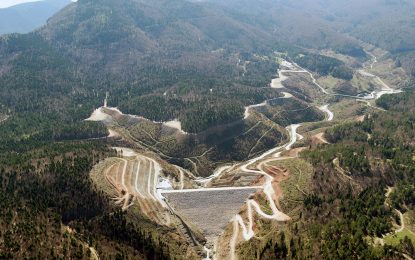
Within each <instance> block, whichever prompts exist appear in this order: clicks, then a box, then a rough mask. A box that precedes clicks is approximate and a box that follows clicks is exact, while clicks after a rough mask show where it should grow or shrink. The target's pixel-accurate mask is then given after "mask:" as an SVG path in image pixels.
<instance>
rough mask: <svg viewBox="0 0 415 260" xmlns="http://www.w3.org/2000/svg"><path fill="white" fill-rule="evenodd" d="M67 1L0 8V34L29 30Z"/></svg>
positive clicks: (48, 0) (37, 26)
mask: <svg viewBox="0 0 415 260" xmlns="http://www.w3.org/2000/svg"><path fill="white" fill-rule="evenodd" d="M69 3H71V1H70V0H47V1H40V2H33V3H24V4H19V5H15V6H11V7H8V8H3V9H0V35H1V34H6V33H28V32H31V31H33V30H34V29H37V28H39V27H41V26H42V25H44V24H46V21H47V19H49V18H50V17H52V16H53V15H54V14H55V13H57V12H58V11H59V10H60V9H62V8H63V7H65V6H66V5H68V4H69Z"/></svg>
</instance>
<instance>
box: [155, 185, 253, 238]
mask: <svg viewBox="0 0 415 260" xmlns="http://www.w3.org/2000/svg"><path fill="white" fill-rule="evenodd" d="M259 190H260V187H252V188H244V189H223V190H219V189H218V190H214V189H213V190H200V191H197V190H192V191H189V192H169V193H163V196H164V197H165V198H166V199H167V201H168V203H169V204H170V205H171V206H172V207H173V208H174V209H175V211H176V212H177V213H179V214H180V215H183V216H184V217H185V218H187V219H188V220H190V221H191V222H192V223H194V224H195V225H196V226H197V227H199V228H200V229H201V230H202V231H203V233H204V234H205V236H206V237H207V238H209V237H215V236H219V235H220V234H221V233H222V231H223V230H224V229H225V227H226V226H227V225H228V224H229V222H230V221H231V219H232V218H233V217H234V216H235V215H236V214H238V213H239V211H240V209H241V208H242V206H243V205H244V203H245V202H246V200H247V199H248V198H249V196H250V195H251V194H254V193H255V192H257V191H259Z"/></svg>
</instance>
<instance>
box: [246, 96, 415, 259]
mask: <svg viewBox="0 0 415 260" xmlns="http://www.w3.org/2000/svg"><path fill="white" fill-rule="evenodd" d="M414 97H415V94H414V93H403V94H399V95H391V96H384V97H382V98H381V99H379V100H378V102H377V104H378V105H379V106H380V105H381V106H382V107H384V108H387V109H389V111H388V112H378V113H374V114H371V115H370V116H367V117H366V118H365V120H364V121H363V122H357V123H346V124H343V125H340V126H335V127H333V128H331V129H329V130H327V131H326V138H327V139H328V140H329V141H330V142H332V144H330V145H324V146H319V147H317V148H314V149H312V150H310V151H306V152H303V153H302V156H303V157H305V158H307V159H308V160H309V161H310V162H311V163H312V164H313V165H314V168H315V174H314V176H313V180H312V183H311V188H312V192H311V193H310V194H309V195H308V196H307V197H306V198H305V200H304V209H303V210H302V212H301V213H300V216H299V218H298V219H293V221H292V223H290V224H288V225H287V227H286V231H285V234H289V236H287V235H286V238H285V239H280V238H279V236H274V237H273V238H272V239H269V240H268V242H267V243H266V246H265V247H257V248H255V250H257V251H254V252H256V253H257V255H258V254H261V255H264V256H269V258H271V256H272V257H273V258H278V259H283V258H289V259H306V258H321V259H359V258H362V259H402V255H401V254H402V253H405V254H407V255H410V256H413V255H414V253H415V251H414V247H413V241H410V240H409V239H408V238H405V239H403V240H402V241H400V243H399V245H397V246H394V247H391V246H388V245H385V246H383V247H381V248H379V247H374V246H373V242H372V241H373V239H374V238H375V237H382V235H384V234H387V233H389V232H391V231H392V223H393V221H394V219H396V218H398V216H397V215H396V213H395V211H394V210H393V209H394V208H398V209H401V210H402V211H405V210H407V209H413V205H414V194H415V193H414V191H415V190H414V183H415V161H414V160H413V159H414V157H413V156H414V154H415V153H414V152H415V149H414V148H415V147H414V140H415V136H414V128H413V127H414V123H413V122H414V121H413V115H414V106H413V102H414ZM335 158H339V165H340V167H341V168H342V169H344V170H345V172H344V173H343V174H347V175H349V177H351V178H350V179H349V178H348V177H344V176H343V175H342V173H341V172H340V171H341V170H339V169H338V168H337V166H336V165H335V163H334V162H333V160H334V159H335ZM387 186H393V187H394V191H393V192H392V193H391V194H390V200H391V205H389V204H388V203H387V201H386V196H385V195H386V188H387ZM299 230H301V232H299ZM244 252H245V251H244Z"/></svg>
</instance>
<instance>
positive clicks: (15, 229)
mask: <svg viewBox="0 0 415 260" xmlns="http://www.w3.org/2000/svg"><path fill="white" fill-rule="evenodd" d="M75 147H78V149H76V148H74V147H71V149H70V153H66V154H65V153H64V154H62V151H64V149H63V147H62V146H60V145H57V148H58V149H59V150H60V152H61V154H57V155H56V156H55V157H53V153H48V152H47V153H46V154H47V157H46V158H45V157H38V156H39V155H40V156H43V155H44V154H43V153H37V152H35V151H34V152H32V154H31V157H30V158H28V160H27V161H25V162H18V163H17V164H15V165H8V166H6V165H4V164H2V166H3V167H5V166H6V168H3V167H2V168H1V169H0V185H1V189H0V198H1V200H0V204H1V207H0V215H1V217H0V226H1V229H2V231H1V232H0V237H1V239H0V252H1V253H0V257H2V258H54V257H58V258H78V259H81V258H83V259H86V258H89V256H90V254H91V252H90V250H89V246H93V247H94V248H95V249H96V250H97V251H98V253H101V254H103V255H106V256H108V257H120V256H121V257H124V258H125V257H126V258H132V257H134V258H135V257H138V258H142V257H149V258H150V259H161V258H163V257H165V256H168V255H169V253H168V250H169V249H168V246H167V242H166V241H165V240H164V239H163V238H162V237H159V236H157V235H156V234H157V233H153V232H150V231H149V230H151V229H148V230H147V228H148V227H145V226H146V225H152V224H151V223H150V222H148V221H147V220H145V219H142V220H141V221H138V222H137V223H141V225H137V224H134V225H133V224H132V222H131V220H129V217H128V216H127V215H126V214H125V213H123V212H121V211H118V210H115V209H113V208H112V206H111V204H110V202H109V201H108V198H107V197H106V196H105V195H103V194H102V193H101V192H98V191H96V190H95V188H94V186H93V184H92V182H91V180H90V178H89V177H88V175H89V172H90V170H91V168H92V166H93V165H94V164H96V163H97V162H98V161H99V160H101V159H102V158H105V157H106V156H108V155H110V154H113V152H110V151H108V150H107V149H106V147H105V146H103V145H102V144H100V145H97V146H95V148H94V146H91V145H89V146H82V145H81V146H79V145H78V146H77V145H75ZM51 150H52V151H53V149H51ZM49 156H52V157H49ZM36 161H37V163H36ZM34 162H35V163H34ZM11 166H12V167H11ZM136 217H137V216H136ZM144 223H147V224H146V225H144ZM66 225H69V226H71V227H72V229H73V230H74V231H70V230H71V229H68V228H64V227H65V226H66ZM40 245H41V246H40Z"/></svg>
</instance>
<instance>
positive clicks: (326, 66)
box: [292, 53, 353, 80]
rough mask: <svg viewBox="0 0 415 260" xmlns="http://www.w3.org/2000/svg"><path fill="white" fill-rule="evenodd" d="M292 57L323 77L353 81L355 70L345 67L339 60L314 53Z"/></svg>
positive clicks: (302, 65)
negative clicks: (328, 76) (330, 76)
mask: <svg viewBox="0 0 415 260" xmlns="http://www.w3.org/2000/svg"><path fill="white" fill-rule="evenodd" d="M292 57H293V60H294V61H295V62H296V63H298V64H299V65H300V66H301V67H304V68H306V69H308V70H311V71H314V72H316V73H318V74H320V75H322V76H327V75H332V76H333V77H336V78H340V79H344V80H351V79H352V78H353V70H352V69H351V68H348V67H347V66H345V65H344V63H343V62H342V61H340V60H338V59H335V58H331V57H327V56H323V55H319V54H313V53H298V54H296V55H293V56H292Z"/></svg>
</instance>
